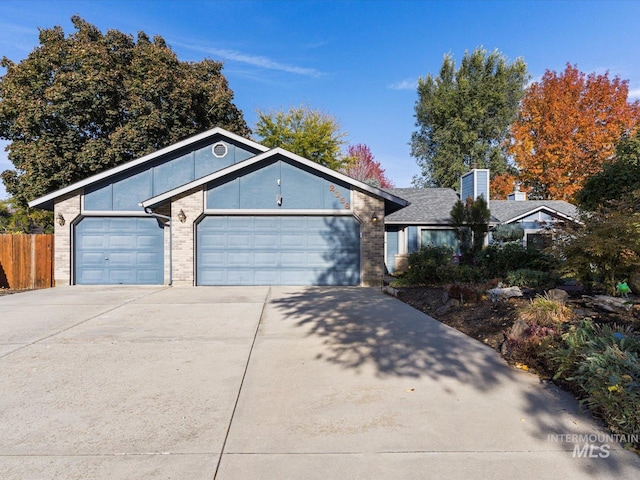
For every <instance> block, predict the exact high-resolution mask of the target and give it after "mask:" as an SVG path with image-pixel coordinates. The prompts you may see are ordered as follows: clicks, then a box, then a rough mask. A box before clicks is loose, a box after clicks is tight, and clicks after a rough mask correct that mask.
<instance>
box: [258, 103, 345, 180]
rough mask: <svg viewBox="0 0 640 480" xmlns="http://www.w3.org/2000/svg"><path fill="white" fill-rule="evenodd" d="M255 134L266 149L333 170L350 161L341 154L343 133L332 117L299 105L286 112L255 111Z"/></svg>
mask: <svg viewBox="0 0 640 480" xmlns="http://www.w3.org/2000/svg"><path fill="white" fill-rule="evenodd" d="M257 114H258V121H257V123H256V127H255V133H256V134H258V135H259V136H260V137H261V140H260V143H262V144H263V145H265V146H267V147H271V148H275V147H282V148H284V149H285V150H288V151H290V152H292V153H295V154H297V155H300V156H301V157H304V158H307V159H309V160H312V161H314V162H316V163H319V164H320V165H324V166H325V167H329V168H332V169H334V170H340V169H342V168H345V167H346V166H347V165H348V164H349V163H350V161H351V159H350V158H349V157H347V156H344V155H342V154H341V153H340V151H341V146H342V145H344V143H345V142H344V138H345V136H346V133H344V132H342V130H341V128H340V124H339V123H338V121H337V120H336V119H335V118H334V117H332V116H331V115H329V114H327V113H324V112H321V111H319V110H313V109H311V108H309V107H306V106H304V105H301V106H299V107H291V108H289V109H288V110H283V109H281V110H271V111H268V112H265V111H261V110H258V112H257Z"/></svg>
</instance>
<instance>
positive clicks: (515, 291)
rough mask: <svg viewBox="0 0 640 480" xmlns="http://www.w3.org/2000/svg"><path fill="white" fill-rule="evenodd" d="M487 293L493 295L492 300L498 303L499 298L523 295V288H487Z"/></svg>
mask: <svg viewBox="0 0 640 480" xmlns="http://www.w3.org/2000/svg"><path fill="white" fill-rule="evenodd" d="M487 295H489V296H490V297H491V301H492V302H493V303H496V302H497V301H498V300H506V299H507V298H512V297H521V296H522V290H520V287H506V288H492V289H490V290H487Z"/></svg>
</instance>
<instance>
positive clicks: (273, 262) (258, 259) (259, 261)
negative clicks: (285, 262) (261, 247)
mask: <svg viewBox="0 0 640 480" xmlns="http://www.w3.org/2000/svg"><path fill="white" fill-rule="evenodd" d="M279 257H280V255H278V254H274V253H273V252H255V254H254V257H253V258H254V264H255V265H256V266H258V267H277V266H278V260H279Z"/></svg>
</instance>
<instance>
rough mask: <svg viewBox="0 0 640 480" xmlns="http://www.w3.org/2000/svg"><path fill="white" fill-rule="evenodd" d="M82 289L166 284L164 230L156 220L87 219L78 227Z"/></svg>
mask: <svg viewBox="0 0 640 480" xmlns="http://www.w3.org/2000/svg"><path fill="white" fill-rule="evenodd" d="M75 281H76V283H77V284H79V285H112V284H128V285H143V284H149V285H156V284H162V283H164V230H163V228H162V226H161V225H159V224H158V221H157V220H156V219H155V218H148V217H147V218H114V217H87V218H83V219H82V220H81V221H80V223H78V225H77V226H76V234H75Z"/></svg>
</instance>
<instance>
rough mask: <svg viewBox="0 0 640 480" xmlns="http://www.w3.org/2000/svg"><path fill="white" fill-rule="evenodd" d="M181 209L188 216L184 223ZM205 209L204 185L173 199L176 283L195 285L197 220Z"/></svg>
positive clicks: (172, 216)
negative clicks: (181, 219) (181, 217)
mask: <svg viewBox="0 0 640 480" xmlns="http://www.w3.org/2000/svg"><path fill="white" fill-rule="evenodd" d="M180 210H182V211H183V212H184V214H185V215H186V217H187V220H186V221H185V222H184V223H182V222H180V220H179V219H178V213H179V212H180ZM203 211H204V188H203V187H196V188H194V189H192V190H189V191H188V192H185V193H183V194H181V195H178V196H176V197H173V198H172V199H171V223H172V225H173V284H174V285H186V286H190V285H195V269H196V267H195V249H196V242H195V237H194V234H195V222H196V220H197V219H198V217H199V216H200V215H201V214H202V212H203ZM167 250H168V248H167ZM167 263H168V261H167Z"/></svg>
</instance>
